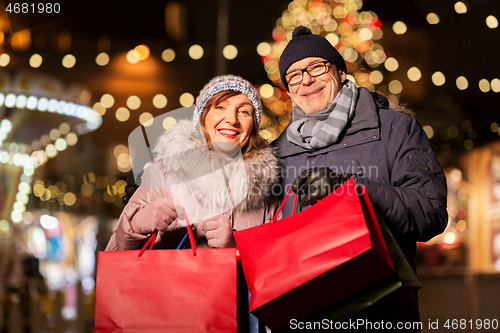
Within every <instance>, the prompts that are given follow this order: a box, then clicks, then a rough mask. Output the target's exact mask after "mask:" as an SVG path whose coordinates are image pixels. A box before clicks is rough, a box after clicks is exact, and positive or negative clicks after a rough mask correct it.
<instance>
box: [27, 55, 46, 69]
mask: <svg viewBox="0 0 500 333" xmlns="http://www.w3.org/2000/svg"><path fill="white" fill-rule="evenodd" d="M42 62H43V58H42V56H41V55H39V54H38V53H35V54H33V55H32V56H31V57H30V61H29V63H30V66H31V67H33V68H38V67H40V66H41V65H42Z"/></svg>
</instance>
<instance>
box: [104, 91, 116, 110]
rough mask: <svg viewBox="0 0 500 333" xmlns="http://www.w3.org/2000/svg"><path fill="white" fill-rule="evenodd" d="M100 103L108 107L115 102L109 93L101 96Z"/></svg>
mask: <svg viewBox="0 0 500 333" xmlns="http://www.w3.org/2000/svg"><path fill="white" fill-rule="evenodd" d="M101 104H102V105H103V106H104V107H105V108H107V109H109V108H110V107H112V106H113V105H114V104H115V98H114V97H113V96H111V95H110V94H104V95H102V97H101Z"/></svg>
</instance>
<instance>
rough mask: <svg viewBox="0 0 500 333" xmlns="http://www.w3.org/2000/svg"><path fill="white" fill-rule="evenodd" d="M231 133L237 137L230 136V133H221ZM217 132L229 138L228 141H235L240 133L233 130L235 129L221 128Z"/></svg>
mask: <svg viewBox="0 0 500 333" xmlns="http://www.w3.org/2000/svg"><path fill="white" fill-rule="evenodd" d="M224 130H225V131H231V132H236V134H235V135H231V134H228V133H222V132H221V131H224ZM217 132H219V134H220V135H222V136H223V137H225V138H228V139H234V138H236V137H237V136H238V135H239V134H240V132H238V131H237V130H235V129H233V128H219V129H217Z"/></svg>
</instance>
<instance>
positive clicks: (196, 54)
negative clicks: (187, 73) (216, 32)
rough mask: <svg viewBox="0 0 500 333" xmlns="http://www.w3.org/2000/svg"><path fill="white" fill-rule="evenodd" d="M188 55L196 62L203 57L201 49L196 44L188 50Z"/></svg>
mask: <svg viewBox="0 0 500 333" xmlns="http://www.w3.org/2000/svg"><path fill="white" fill-rule="evenodd" d="M188 53H189V56H190V57H191V58H192V59H194V60H198V59H200V58H201V57H203V48H202V47H201V46H200V45H198V44H194V45H192V46H191V47H190V48H189V51H188Z"/></svg>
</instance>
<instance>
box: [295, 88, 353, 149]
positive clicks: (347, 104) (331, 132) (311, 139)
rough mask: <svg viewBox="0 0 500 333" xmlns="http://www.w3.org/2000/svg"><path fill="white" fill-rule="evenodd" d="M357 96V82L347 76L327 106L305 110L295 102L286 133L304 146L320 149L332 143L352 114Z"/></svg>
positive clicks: (335, 140) (297, 143)
mask: <svg viewBox="0 0 500 333" xmlns="http://www.w3.org/2000/svg"><path fill="white" fill-rule="evenodd" d="M357 100H358V89H357V88H356V85H355V84H354V83H353V82H352V81H349V80H346V81H345V83H344V86H343V87H342V89H341V90H340V91H339V93H338V94H337V96H336V97H335V99H334V100H333V102H332V104H330V105H329V106H328V107H327V108H326V110H323V111H320V112H316V113H312V114H305V113H304V112H303V111H302V110H301V109H300V108H299V107H298V106H297V105H295V103H294V104H293V120H292V123H291V124H290V126H289V127H288V130H287V133H286V134H287V137H288V141H290V142H292V143H294V144H296V145H298V146H300V147H302V148H306V149H320V148H325V147H328V146H330V145H332V144H334V143H335V142H337V140H338V139H339V136H340V134H341V133H342V131H343V130H344V129H345V127H346V125H347V122H348V121H350V120H351V119H352V118H353V116H354V108H355V106H356V101H357Z"/></svg>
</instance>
